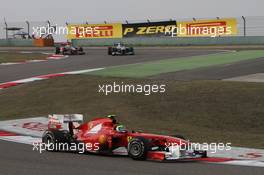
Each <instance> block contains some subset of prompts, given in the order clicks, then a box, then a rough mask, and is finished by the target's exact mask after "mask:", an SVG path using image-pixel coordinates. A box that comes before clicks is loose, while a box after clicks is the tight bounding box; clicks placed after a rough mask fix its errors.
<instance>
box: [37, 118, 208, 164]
mask: <svg viewBox="0 0 264 175" xmlns="http://www.w3.org/2000/svg"><path fill="white" fill-rule="evenodd" d="M82 118H83V117H82V115H79V114H71V115H50V116H49V124H48V130H46V131H45V132H44V134H43V137H42V142H43V143H44V144H45V145H47V147H45V148H46V149H47V150H49V151H60V150H61V146H62V145H63V146H64V147H65V146H68V145H71V146H72V145H79V144H82V145H85V147H84V148H85V152H91V153H97V154H107V155H128V156H129V157H131V158H132V159H135V160H145V159H151V160H160V161H163V160H190V159H195V158H202V157H206V151H202V150H193V149H189V145H190V143H189V142H188V141H186V140H184V139H182V138H178V137H172V136H164V135H156V134H148V133H140V132H134V131H132V132H129V131H128V130H126V129H125V128H124V126H123V125H120V124H118V123H117V121H116V119H115V117H114V116H113V115H110V116H108V117H106V118H96V119H94V120H92V121H90V122H87V123H81V122H82ZM76 122H78V123H79V125H76ZM53 145H60V146H53ZM87 145H88V146H87ZM76 147H78V146H74V147H73V148H76ZM68 148H69V147H68ZM63 151H64V150H63ZM71 151H75V150H71ZM77 151H78V150H77Z"/></svg>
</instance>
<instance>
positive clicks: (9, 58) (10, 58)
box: [0, 52, 47, 63]
mask: <svg viewBox="0 0 264 175" xmlns="http://www.w3.org/2000/svg"><path fill="white" fill-rule="evenodd" d="M45 58H47V55H44V54H41V53H19V52H0V63H14V62H21V61H27V60H40V59H45Z"/></svg>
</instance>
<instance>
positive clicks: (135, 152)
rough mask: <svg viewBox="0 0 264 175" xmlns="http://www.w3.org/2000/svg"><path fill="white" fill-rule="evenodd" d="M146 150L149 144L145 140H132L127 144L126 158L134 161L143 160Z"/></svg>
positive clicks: (145, 156) (139, 138)
mask: <svg viewBox="0 0 264 175" xmlns="http://www.w3.org/2000/svg"><path fill="white" fill-rule="evenodd" d="M148 150H149V144H148V141H147V140H146V139H145V138H141V137H138V138H133V139H132V140H131V141H130V142H129V144H128V156H129V157H131V158H132V159H134V160H145V159H146V158H147V153H148Z"/></svg>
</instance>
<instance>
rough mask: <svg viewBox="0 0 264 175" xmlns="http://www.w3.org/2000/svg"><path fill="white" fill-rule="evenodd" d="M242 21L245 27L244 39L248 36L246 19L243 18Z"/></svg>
mask: <svg viewBox="0 0 264 175" xmlns="http://www.w3.org/2000/svg"><path fill="white" fill-rule="evenodd" d="M242 19H243V26H244V37H245V36H247V33H246V29H247V27H246V17H244V16H242Z"/></svg>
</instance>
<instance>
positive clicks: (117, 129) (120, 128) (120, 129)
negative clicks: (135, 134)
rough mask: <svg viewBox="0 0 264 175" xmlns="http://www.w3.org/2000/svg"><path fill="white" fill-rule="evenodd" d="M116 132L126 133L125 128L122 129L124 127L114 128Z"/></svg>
mask: <svg viewBox="0 0 264 175" xmlns="http://www.w3.org/2000/svg"><path fill="white" fill-rule="evenodd" d="M116 131H117V132H127V130H126V128H125V127H124V125H117V126H116Z"/></svg>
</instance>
